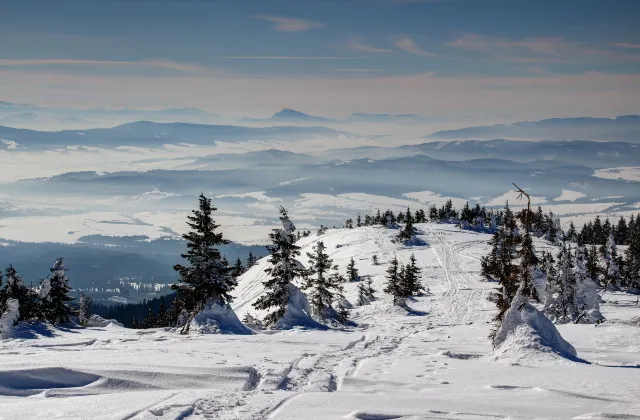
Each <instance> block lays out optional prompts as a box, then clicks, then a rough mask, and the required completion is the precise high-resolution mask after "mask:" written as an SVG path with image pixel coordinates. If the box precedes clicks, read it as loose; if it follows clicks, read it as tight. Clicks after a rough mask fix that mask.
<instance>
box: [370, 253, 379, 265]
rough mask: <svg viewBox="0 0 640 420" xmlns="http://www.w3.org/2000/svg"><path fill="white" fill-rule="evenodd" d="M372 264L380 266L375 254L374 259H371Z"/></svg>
mask: <svg viewBox="0 0 640 420" xmlns="http://www.w3.org/2000/svg"><path fill="white" fill-rule="evenodd" d="M371 263H372V264H373V265H378V256H377V255H376V254H373V257H371Z"/></svg>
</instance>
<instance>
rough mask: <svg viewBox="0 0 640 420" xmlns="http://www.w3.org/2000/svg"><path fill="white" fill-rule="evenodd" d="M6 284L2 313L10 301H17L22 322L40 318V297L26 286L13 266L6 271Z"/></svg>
mask: <svg viewBox="0 0 640 420" xmlns="http://www.w3.org/2000/svg"><path fill="white" fill-rule="evenodd" d="M5 282H6V283H5V285H4V289H3V293H2V295H3V299H4V301H3V302H0V303H2V304H3V307H2V308H1V309H2V311H3V312H4V311H5V310H6V309H7V308H6V302H7V301H8V300H9V299H16V300H17V301H18V305H19V311H20V318H19V320H20V321H28V320H31V319H34V318H39V315H40V314H39V309H38V302H37V298H38V296H37V295H36V294H35V293H34V291H33V290H31V289H29V288H28V287H26V286H25V285H24V283H23V281H22V279H21V278H20V276H19V275H18V273H17V271H16V270H15V269H14V268H13V266H11V265H9V266H8V267H7V268H6V270H5Z"/></svg>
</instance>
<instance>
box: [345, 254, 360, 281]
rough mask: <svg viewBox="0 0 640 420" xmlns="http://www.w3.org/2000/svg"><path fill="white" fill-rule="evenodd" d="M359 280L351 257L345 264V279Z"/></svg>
mask: <svg viewBox="0 0 640 420" xmlns="http://www.w3.org/2000/svg"><path fill="white" fill-rule="evenodd" d="M358 280H360V276H359V275H358V269H357V268H356V262H355V261H354V259H353V257H351V260H350V261H349V264H348V265H347V281H349V282H354V281H358Z"/></svg>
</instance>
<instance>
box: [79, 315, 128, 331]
mask: <svg viewBox="0 0 640 420" xmlns="http://www.w3.org/2000/svg"><path fill="white" fill-rule="evenodd" d="M86 326H87V328H105V327H123V328H124V325H122V324H121V323H120V322H118V321H116V320H115V319H104V318H103V317H101V316H99V315H91V316H90V317H89V319H87V325H86Z"/></svg>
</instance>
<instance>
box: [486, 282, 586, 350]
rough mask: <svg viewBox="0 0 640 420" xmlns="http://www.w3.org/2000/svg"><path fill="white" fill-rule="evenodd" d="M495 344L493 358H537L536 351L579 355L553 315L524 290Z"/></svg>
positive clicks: (507, 316)
mask: <svg viewBox="0 0 640 420" xmlns="http://www.w3.org/2000/svg"><path fill="white" fill-rule="evenodd" d="M494 345H495V346H496V349H495V350H494V351H493V352H492V353H490V354H489V355H488V356H487V357H488V358H489V359H491V360H504V359H507V360H513V359H516V360H524V359H528V358H530V357H532V356H533V357H534V358H535V355H534V354H532V353H539V355H540V354H544V353H546V354H549V355H554V354H555V355H559V356H562V357H565V358H568V359H575V358H576V350H575V349H574V348H573V346H572V345H571V344H569V343H568V342H567V341H565V340H564V338H562V336H561V335H560V332H559V331H558V329H557V328H556V326H555V325H554V324H553V322H551V321H550V320H549V318H547V317H546V316H545V315H544V314H543V313H542V312H540V311H539V310H537V309H536V308H535V307H534V306H533V305H531V304H530V303H529V302H528V301H527V299H526V298H525V297H524V296H522V294H521V291H518V294H517V295H516V298H515V299H514V301H513V303H512V304H511V307H510V308H509V310H508V311H507V312H506V313H505V314H504V320H503V322H502V326H501V327H500V329H499V330H498V333H497V334H496V337H495V339H494Z"/></svg>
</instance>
